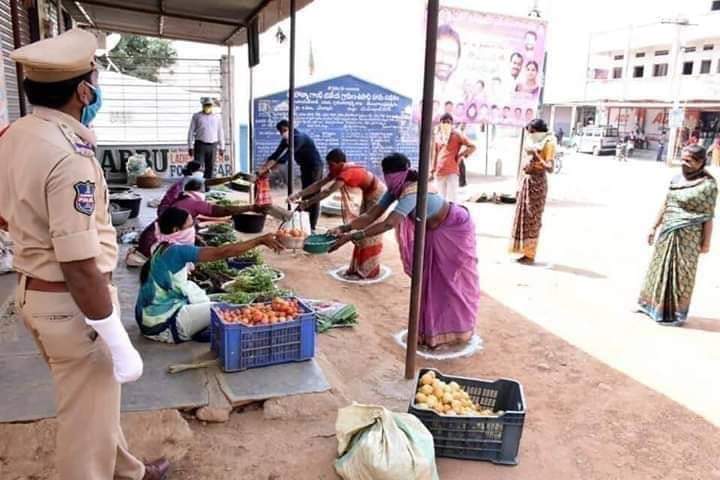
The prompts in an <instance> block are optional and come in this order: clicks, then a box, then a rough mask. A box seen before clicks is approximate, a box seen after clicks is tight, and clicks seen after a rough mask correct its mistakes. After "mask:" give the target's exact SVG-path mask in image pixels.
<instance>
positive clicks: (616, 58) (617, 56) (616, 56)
mask: <svg viewBox="0 0 720 480" xmlns="http://www.w3.org/2000/svg"><path fill="white" fill-rule="evenodd" d="M623 58H625V55H615V56H614V57H613V60H622V59H623Z"/></svg>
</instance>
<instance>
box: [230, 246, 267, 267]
mask: <svg viewBox="0 0 720 480" xmlns="http://www.w3.org/2000/svg"><path fill="white" fill-rule="evenodd" d="M236 259H237V260H239V261H241V262H248V263H252V264H254V265H262V264H263V263H264V262H265V260H263V256H262V252H260V249H258V248H253V249H252V250H248V251H247V252H245V253H243V254H242V256H240V257H236Z"/></svg>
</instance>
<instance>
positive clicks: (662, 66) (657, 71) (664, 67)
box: [653, 63, 668, 77]
mask: <svg viewBox="0 0 720 480" xmlns="http://www.w3.org/2000/svg"><path fill="white" fill-rule="evenodd" d="M667 74H668V64H667V63H657V64H655V65H653V77H666V76H667Z"/></svg>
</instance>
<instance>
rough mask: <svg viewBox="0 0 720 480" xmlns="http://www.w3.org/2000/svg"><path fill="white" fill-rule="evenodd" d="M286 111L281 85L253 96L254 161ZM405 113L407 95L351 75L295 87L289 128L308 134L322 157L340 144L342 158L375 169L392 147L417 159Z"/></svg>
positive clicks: (268, 148)
mask: <svg viewBox="0 0 720 480" xmlns="http://www.w3.org/2000/svg"><path fill="white" fill-rule="evenodd" d="M287 116H288V94H287V92H286V91H284V92H280V93H276V94H273V95H268V96H266V97H261V98H257V99H255V102H254V123H253V126H254V133H255V138H254V140H255V144H254V148H255V151H254V158H255V163H256V164H257V165H262V164H263V163H265V160H266V159H267V157H268V156H269V155H270V154H271V153H272V152H273V151H274V150H275V148H277V146H278V143H279V142H280V135H279V134H278V132H277V130H276V129H275V125H276V124H277V122H279V121H280V120H282V119H287ZM411 117H412V104H411V100H410V98H408V97H404V96H401V95H399V94H397V93H395V92H392V91H390V90H388V89H386V88H383V87H381V86H379V85H376V84H373V83H370V82H366V81H364V80H360V79H359V78H357V77H354V76H352V75H344V76H341V77H337V78H333V79H330V80H326V81H323V82H318V83H313V84H310V85H306V86H303V87H298V88H297V89H296V90H295V128H297V129H298V130H300V131H302V132H305V133H307V134H308V135H310V137H311V138H312V139H313V140H314V141H315V144H316V146H317V148H318V151H319V152H320V156H321V157H322V158H323V159H324V158H325V155H326V154H327V152H329V151H330V150H332V149H333V148H341V149H342V150H343V151H344V152H345V154H346V155H347V157H348V161H351V162H354V163H356V164H359V165H363V166H365V167H367V168H369V169H370V170H372V171H373V172H374V173H378V174H379V173H381V172H380V162H381V161H382V159H383V157H384V156H386V155H388V154H389V153H392V152H401V153H404V154H405V155H407V156H408V158H410V160H411V161H412V162H413V165H416V164H417V157H418V137H419V135H418V126H417V124H416V123H415V124H414V123H413V122H412V118H411Z"/></svg>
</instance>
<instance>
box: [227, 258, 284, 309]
mask: <svg viewBox="0 0 720 480" xmlns="http://www.w3.org/2000/svg"><path fill="white" fill-rule="evenodd" d="M279 276H280V275H279V273H278V272H277V270H273V269H272V268H270V267H268V266H267V265H255V266H252V267H248V268H245V269H243V270H241V271H240V274H239V275H238V276H237V278H236V279H235V281H234V282H233V283H232V284H231V285H230V286H229V287H226V290H228V293H226V294H223V295H218V300H219V301H222V302H227V303H235V304H247V303H251V302H254V301H263V300H266V299H271V298H273V297H282V296H287V295H290V294H292V292H291V291H289V290H284V289H281V288H278V287H277V286H276V285H275V282H276V281H277V280H278V278H279Z"/></svg>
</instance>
